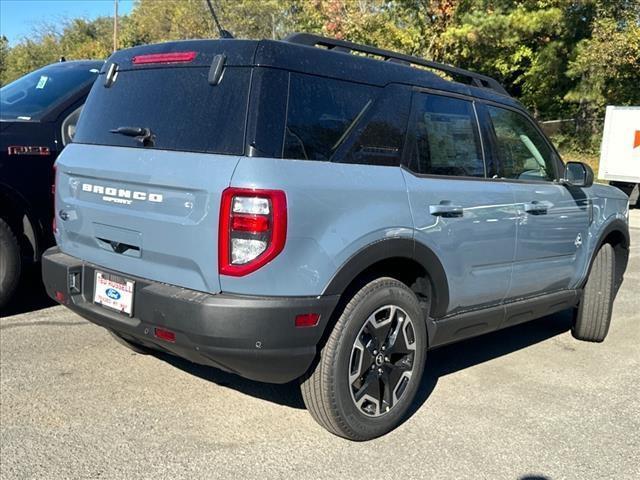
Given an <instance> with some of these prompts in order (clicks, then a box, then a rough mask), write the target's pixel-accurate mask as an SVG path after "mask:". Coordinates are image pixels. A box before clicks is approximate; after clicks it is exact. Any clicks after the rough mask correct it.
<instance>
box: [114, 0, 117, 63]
mask: <svg viewBox="0 0 640 480" xmlns="http://www.w3.org/2000/svg"><path fill="white" fill-rule="evenodd" d="M113 4H114V10H115V11H114V14H113V51H114V52H115V51H116V50H118V0H113Z"/></svg>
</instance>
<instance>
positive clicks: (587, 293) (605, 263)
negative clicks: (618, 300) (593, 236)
mask: <svg viewBox="0 0 640 480" xmlns="http://www.w3.org/2000/svg"><path fill="white" fill-rule="evenodd" d="M614 281H615V254H614V251H613V246H611V244H609V243H605V244H604V245H602V247H600V250H599V251H598V253H597V254H596V258H595V259H594V260H593V265H591V271H590V272H589V277H588V278H587V283H586V285H585V286H584V290H583V292H582V299H581V300H580V305H579V306H578V308H577V310H576V315H575V319H574V323H573V328H572V329H571V333H572V334H573V336H574V337H575V338H577V339H578V340H585V341H587V342H602V341H603V340H604V339H605V337H606V336H607V333H608V332H609V325H610V323H611V311H612V310H613V299H614V296H615V285H614Z"/></svg>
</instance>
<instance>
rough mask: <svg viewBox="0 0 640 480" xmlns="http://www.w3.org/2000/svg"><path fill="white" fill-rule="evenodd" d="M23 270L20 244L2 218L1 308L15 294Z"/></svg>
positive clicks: (0, 255) (0, 226)
mask: <svg viewBox="0 0 640 480" xmlns="http://www.w3.org/2000/svg"><path fill="white" fill-rule="evenodd" d="M21 272H22V257H21V254H20V245H19V243H18V239H17V238H16V236H15V235H14V233H13V231H12V230H11V227H9V225H8V224H7V223H6V222H5V221H4V220H3V219H1V218H0V309H2V308H4V307H5V306H6V305H7V303H9V300H10V299H11V297H12V296H13V293H14V292H15V290H16V288H17V287H18V283H19V282H20V273H21Z"/></svg>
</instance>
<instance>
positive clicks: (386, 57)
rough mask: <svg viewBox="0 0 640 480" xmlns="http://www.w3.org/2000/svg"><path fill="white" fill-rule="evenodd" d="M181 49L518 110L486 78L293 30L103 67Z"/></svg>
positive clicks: (121, 56)
mask: <svg viewBox="0 0 640 480" xmlns="http://www.w3.org/2000/svg"><path fill="white" fill-rule="evenodd" d="M314 42H315V43H314ZM328 42H330V43H332V44H335V45H336V47H337V48H327V47H326V45H325V43H328ZM312 43H313V45H312ZM315 45H320V46H322V47H324V48H318V47H317V46H315ZM344 45H348V47H346V46H344ZM184 51H194V52H197V57H196V59H195V60H194V61H193V62H191V63H190V65H193V64H194V63H195V64H201V65H210V64H211V62H212V61H213V58H214V56H216V55H218V54H224V55H225V56H226V63H225V64H226V65H227V66H261V67H272V68H279V69H285V70H290V71H295V72H300V73H308V74H313V75H321V76H325V77H330V78H336V79H340V80H347V81H351V82H357V83H364V84H369V85H375V86H385V85H387V84H390V83H401V84H407V85H414V86H417V87H422V88H430V89H435V90H442V91H446V92H451V93H458V94H462V95H470V96H474V97H477V98H482V99H486V100H492V101H495V102H499V103H502V104H506V105H511V106H514V107H518V108H522V106H521V105H520V103H519V102H518V101H517V100H515V99H514V98H512V97H510V96H508V94H507V93H506V91H505V90H504V89H503V88H502V86H501V85H500V84H499V83H498V82H497V81H496V80H494V79H492V78H490V77H487V76H484V75H480V74H477V73H474V72H470V71H467V70H462V69H458V68H456V67H451V66H448V65H443V64H438V63H435V62H428V61H426V60H422V59H419V58H417V57H411V56H408V55H402V54H396V53H394V52H390V51H387V50H380V49H375V48H372V47H366V46H363V45H357V44H352V43H350V42H342V41H336V40H333V39H327V38H324V37H318V36H314V35H308V34H294V35H292V36H290V37H288V39H285V40H238V39H219V40H182V41H176V42H167V43H160V44H153V45H144V46H139V47H133V48H129V49H126V50H120V51H118V52H115V53H114V54H113V55H112V56H111V57H110V58H109V59H108V60H107V62H106V64H105V66H104V67H103V71H106V69H107V68H108V66H109V64H111V63H117V64H118V68H119V69H120V70H128V69H131V68H133V66H132V60H133V57H135V56H137V55H147V54H155V53H171V52H184ZM352 51H358V52H364V53H372V52H375V53H372V55H373V56H371V55H370V56H365V55H354V54H352V53H351V52H352ZM416 66H418V67H419V68H416ZM154 67H155V68H157V65H155V66H154V65H153V64H151V65H149V66H144V65H140V66H136V67H135V68H136V69H138V68H154ZM420 67H424V68H420ZM430 70H440V71H444V72H445V73H447V74H449V75H451V76H453V77H454V78H463V80H464V79H468V80H469V83H470V84H466V83H460V82H457V81H450V80H446V79H444V78H442V77H441V76H439V75H437V74H436V73H434V72H433V71H430ZM465 77H466V78H465ZM479 85H482V86H479Z"/></svg>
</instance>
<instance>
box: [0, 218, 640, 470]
mask: <svg viewBox="0 0 640 480" xmlns="http://www.w3.org/2000/svg"><path fill="white" fill-rule="evenodd" d="M632 215H633V220H632V226H633V227H634V228H632V230H631V232H632V241H633V242H634V244H633V246H632V250H631V259H630V263H629V268H628V270H627V273H626V275H625V280H624V283H623V286H622V288H621V290H620V292H619V294H618V298H617V300H616V303H615V308H614V313H613V323H612V326H611V330H610V332H609V336H608V338H607V339H606V341H605V342H604V343H602V344H590V343H583V342H579V341H577V340H574V339H573V338H572V337H571V334H570V332H569V329H570V315H569V313H568V312H562V313H560V314H557V315H553V316H550V317H546V318H544V319H541V320H538V321H534V322H530V323H527V324H524V325H520V326H517V327H513V328H510V329H508V330H504V331H501V332H496V333H493V334H489V335H485V336H483V337H479V338H476V339H472V340H469V341H465V342H463V343H459V344H456V345H452V346H448V347H444V348H441V349H439V350H436V351H433V352H431V353H430V354H429V356H428V358H427V362H428V364H427V373H426V375H425V377H424V379H423V381H422V386H421V389H420V393H419V396H418V399H417V401H416V402H415V405H414V406H415V408H414V409H413V414H412V415H411V417H410V418H409V419H408V420H407V421H406V422H405V423H404V424H403V425H401V426H400V427H399V428H398V429H397V430H395V431H393V432H391V433H390V434H388V435H386V436H384V437H382V438H379V439H377V440H374V441H370V442H365V443H353V442H349V441H346V440H342V439H340V438H337V437H335V436H333V435H331V434H329V433H327V432H326V431H324V430H323V429H322V428H320V427H319V426H318V425H317V424H315V423H314V421H313V420H312V419H311V417H310V415H309V414H308V413H307V412H306V410H305V409H304V405H303V403H302V399H301V397H300V394H299V393H298V389H297V386H296V385H295V384H288V385H280V386H277V385H267V384H260V383H256V382H250V381H247V380H243V379H241V378H239V377H236V376H234V375H230V374H226V373H223V372H220V371H217V370H215V369H212V368H206V367H201V366H197V365H193V364H190V363H188V362H186V361H182V360H180V359H176V358H172V357H170V356H162V355H161V356H158V357H156V356H143V355H136V354H133V353H131V352H130V351H129V350H127V349H126V348H124V347H122V346H120V345H119V344H117V343H116V342H115V341H113V340H112V338H111V337H110V336H109V334H108V333H107V332H106V331H105V330H103V329H102V328H100V327H97V326H95V325H92V324H91V323H89V322H87V321H85V320H83V319H82V318H80V317H78V316H76V315H75V314H73V313H71V312H69V311H68V310H66V309H65V308H63V307H60V306H50V305H51V303H50V302H48V301H47V300H46V298H44V297H42V291H41V288H40V287H38V286H37V279H34V280H33V287H32V288H29V285H26V286H25V287H23V293H22V300H21V302H19V305H20V306H18V307H14V308H13V309H12V310H11V311H10V312H9V314H7V315H5V317H4V318H2V319H0V478H1V479H7V480H8V479H27V478H29V479H31V478H37V479H62V478H65V479H66V478H73V479H75V478H82V479H84V478H87V479H98V478H99V479H135V478H150V479H154V480H158V479H165V478H166V479H176V480H177V479H183V478H185V479H186V478H203V479H210V478H232V479H236V478H240V479H251V478H296V479H301V478H305V479H306V478H314V479H316V478H317V479H319V478H340V479H349V478H357V479H369V480H374V479H387V480H388V479H401V478H406V479H415V478H430V479H440V478H442V479H522V480H524V479H528V480H533V479H554V480H556V479H614V478H615V479H634V480H636V479H638V478H640V453H639V452H640V386H639V385H640V290H639V289H638V285H640V282H639V281H640V246H638V245H640V211H638V210H635V211H633V212H632Z"/></svg>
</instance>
